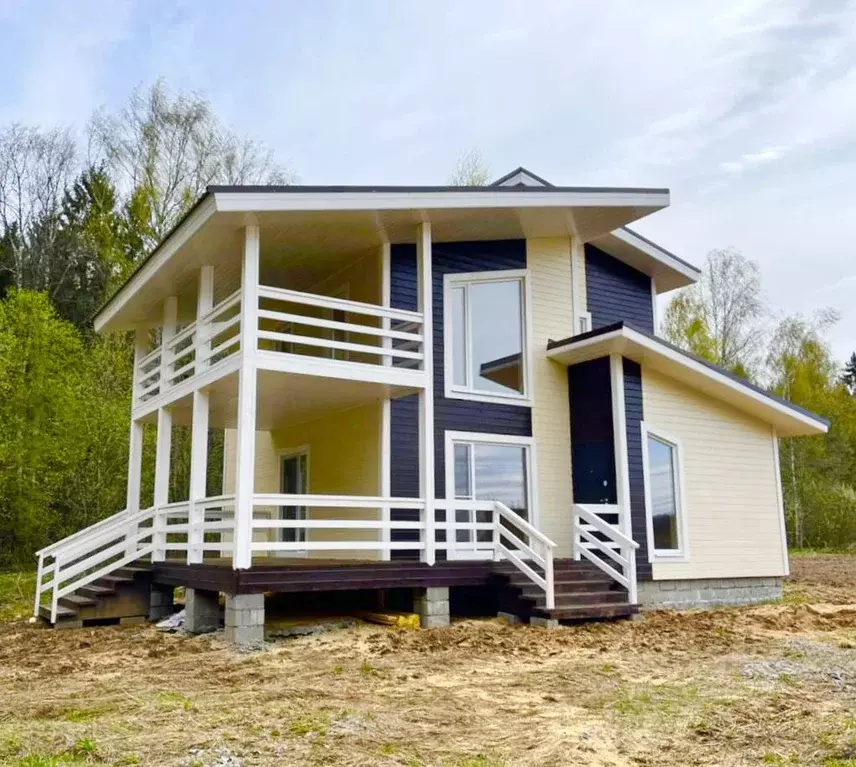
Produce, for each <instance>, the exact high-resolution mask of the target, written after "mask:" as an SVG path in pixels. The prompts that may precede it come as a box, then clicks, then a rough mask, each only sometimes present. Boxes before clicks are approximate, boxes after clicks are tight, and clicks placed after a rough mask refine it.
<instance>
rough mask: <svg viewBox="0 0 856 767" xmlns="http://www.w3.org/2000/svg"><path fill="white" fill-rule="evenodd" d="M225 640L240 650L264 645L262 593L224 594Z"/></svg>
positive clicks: (255, 648)
mask: <svg viewBox="0 0 856 767" xmlns="http://www.w3.org/2000/svg"><path fill="white" fill-rule="evenodd" d="M226 641H227V642H231V643H232V644H234V645H235V647H237V648H238V649H240V650H258V649H260V648H262V647H264V643H265V595H264V594H235V595H232V594H227V595H226Z"/></svg>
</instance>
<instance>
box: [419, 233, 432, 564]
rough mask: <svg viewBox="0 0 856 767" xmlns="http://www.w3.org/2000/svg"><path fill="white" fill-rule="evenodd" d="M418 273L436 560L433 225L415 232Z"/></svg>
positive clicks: (422, 472)
mask: <svg viewBox="0 0 856 767" xmlns="http://www.w3.org/2000/svg"><path fill="white" fill-rule="evenodd" d="M416 272H417V275H418V284H419V290H418V299H417V300H418V306H417V309H418V310H419V311H420V312H422V338H423V340H422V350H423V355H424V370H425V380H426V385H425V388H423V389H421V390H420V391H419V495H420V497H421V498H422V500H423V501H424V503H425V511H424V514H425V516H424V520H423V521H424V525H425V550H424V552H423V555H422V557H423V560H424V561H425V562H427V563H428V564H429V565H433V564H434V561H435V550H436V547H437V543H436V536H435V532H434V527H435V518H434V497H435V495H436V492H435V478H434V322H433V319H434V318H433V312H434V303H433V297H432V296H433V271H432V266H431V224H430V223H429V222H427V221H424V222H422V223H421V224H419V226H418V229H417V235H416Z"/></svg>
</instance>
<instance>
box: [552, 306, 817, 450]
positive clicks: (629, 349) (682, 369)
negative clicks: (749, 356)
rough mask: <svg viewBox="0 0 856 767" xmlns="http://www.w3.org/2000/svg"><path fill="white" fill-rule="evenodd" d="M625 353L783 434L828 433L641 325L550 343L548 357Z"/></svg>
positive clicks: (811, 416) (790, 406)
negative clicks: (764, 422) (640, 326)
mask: <svg viewBox="0 0 856 767" xmlns="http://www.w3.org/2000/svg"><path fill="white" fill-rule="evenodd" d="M608 354H621V355H622V356H624V357H627V358H629V359H632V360H635V361H636V362H639V363H641V364H644V365H645V366H646V367H650V368H652V369H655V370H659V371H661V372H663V373H665V374H666V375H668V376H669V377H670V378H672V379H674V380H676V381H679V382H681V383H683V384H685V385H687V386H690V387H692V388H694V389H697V390H699V391H702V392H703V393H705V394H707V395H708V396H710V397H713V398H714V399H718V400H720V401H723V402H726V403H728V404H730V405H732V406H733V407H735V408H737V409H738V410H742V411H743V412H745V413H747V414H749V415H752V416H754V417H756V418H759V419H761V420H763V421H766V422H767V423H769V424H771V425H772V426H774V427H775V428H776V432H777V434H778V435H779V436H783V437H790V436H800V435H808V434H824V433H825V432H827V431H828V430H829V421H828V420H826V419H825V418H822V417H821V416H819V415H817V414H815V413H812V412H811V411H809V410H806V409H805V408H801V407H799V406H798V405H795V404H794V403H792V402H789V401H788V400H786V399H783V398H781V397H778V396H776V395H775V394H772V393H770V392H768V391H767V390H766V389H763V388H761V387H760V386H756V385H755V384H753V383H750V382H749V381H746V380H744V379H743V378H740V376H737V375H735V374H734V373H732V372H731V371H729V370H725V369H724V368H721V367H719V366H718V365H714V364H713V363H711V362H708V361H707V360H704V359H702V358H701V357H697V356H695V355H694V354H690V353H689V352H686V351H684V350H683V349H679V348H678V347H677V346H674V345H673V344H670V343H669V342H668V341H664V340H663V339H662V338H658V337H657V336H655V335H652V334H651V333H649V332H647V331H645V330H642V329H641V328H638V327H636V326H634V325H632V324H631V323H627V322H617V323H615V324H613V325H606V326H605V327H602V328H598V329H597V330H592V331H590V332H588V333H582V334H580V335H577V336H572V337H571V338H564V339H562V340H559V341H550V342H549V343H548V344H547V356H548V357H550V358H552V359H554V360H556V361H558V362H561V363H563V364H566V365H576V364H579V363H581V362H587V361H588V360H592V359H596V358H598V357H603V356H605V355H608Z"/></svg>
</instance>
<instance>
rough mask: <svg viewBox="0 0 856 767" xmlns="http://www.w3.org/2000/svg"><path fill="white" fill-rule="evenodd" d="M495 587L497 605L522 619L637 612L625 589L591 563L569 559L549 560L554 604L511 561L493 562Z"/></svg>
mask: <svg viewBox="0 0 856 767" xmlns="http://www.w3.org/2000/svg"><path fill="white" fill-rule="evenodd" d="M494 574H495V578H496V579H497V581H498V587H499V601H498V605H499V609H500V610H501V611H502V612H506V613H510V614H511V615H517V616H519V617H520V618H521V619H522V620H529V618H532V617H537V618H547V619H553V620H559V621H574V620H596V619H607V618H629V617H630V616H632V615H634V614H635V613H637V612H638V610H639V607H638V605H635V604H631V603H630V601H629V599H628V595H627V590H626V589H624V588H623V587H621V586H620V585H619V584H618V583H616V581H615V580H614V579H612V578H610V577H609V576H608V575H606V574H605V573H603V572H602V571H601V570H600V569H599V568H597V567H596V566H595V565H593V564H591V563H589V562H585V561H575V560H573V559H557V560H555V561H554V563H553V584H554V589H555V600H556V605H555V607H554V608H552V609H548V608H547V607H546V597H545V594H544V591H543V589H541V588H539V587H538V586H537V585H535V584H534V583H533V582H532V581H531V579H530V578H528V577H527V576H526V575H525V574H524V573H522V572H520V570H519V569H517V568H516V567H515V566H514V565H513V564H510V563H508V562H498V563H496V564H495V565H494Z"/></svg>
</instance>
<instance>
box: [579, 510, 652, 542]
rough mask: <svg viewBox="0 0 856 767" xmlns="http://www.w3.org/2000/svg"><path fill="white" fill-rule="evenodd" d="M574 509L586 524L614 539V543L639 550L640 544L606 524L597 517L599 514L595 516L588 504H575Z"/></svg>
mask: <svg viewBox="0 0 856 767" xmlns="http://www.w3.org/2000/svg"><path fill="white" fill-rule="evenodd" d="M574 508H575V509H576V510H577V514H578V515H579V516H580V517H582V518H583V519H584V520H585V521H586V522H588V523H589V524H590V525H591V526H592V527H594V528H596V529H597V531H598V532H599V533H603V534H604V535H606V536H608V537H609V538H612V539H613V540H614V541H616V542H617V543H620V544H621V545H622V546H630V547H631V548H633V549H638V548H639V544H638V543H636V541H634V540H633V539H632V538H629V537H627V536H626V535H625V534H624V533H622V532H621V530H619V529H618V528H617V527H614V526H613V525H610V524H608V523H606V522H604V521H603V520H602V519H601V518H600V517H599V516H597V514H594V513H593V512H592V511H591V510H590V509H589V508H588V504H583V503H577V504H574Z"/></svg>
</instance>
